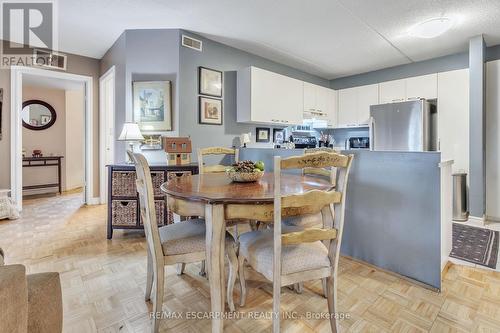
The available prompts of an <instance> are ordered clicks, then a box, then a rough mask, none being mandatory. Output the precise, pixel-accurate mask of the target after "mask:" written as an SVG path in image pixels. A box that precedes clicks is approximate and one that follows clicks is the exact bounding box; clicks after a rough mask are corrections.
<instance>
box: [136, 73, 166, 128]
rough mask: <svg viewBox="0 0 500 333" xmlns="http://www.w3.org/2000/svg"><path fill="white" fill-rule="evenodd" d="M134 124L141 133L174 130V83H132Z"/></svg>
mask: <svg viewBox="0 0 500 333" xmlns="http://www.w3.org/2000/svg"><path fill="white" fill-rule="evenodd" d="M132 90H133V100H134V109H133V110H134V122H136V123H137V124H138V125H139V128H140V129H141V131H145V132H148V131H150V132H151V131H157V132H158V131H171V130H172V83H171V82H170V81H135V82H133V83H132Z"/></svg>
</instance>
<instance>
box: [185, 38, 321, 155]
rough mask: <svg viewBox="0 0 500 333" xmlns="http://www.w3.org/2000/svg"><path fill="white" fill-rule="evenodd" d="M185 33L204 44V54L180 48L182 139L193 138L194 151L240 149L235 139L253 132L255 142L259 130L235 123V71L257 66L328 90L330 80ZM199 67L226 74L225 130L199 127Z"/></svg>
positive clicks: (214, 127)
mask: <svg viewBox="0 0 500 333" xmlns="http://www.w3.org/2000/svg"><path fill="white" fill-rule="evenodd" d="M183 33H184V34H186V35H189V36H192V37H194V38H198V39H201V40H202V41H203V52H198V51H195V50H192V49H189V48H185V47H181V48H180V68H179V96H180V100H179V115H180V135H181V136H184V135H190V136H191V139H192V143H193V151H196V149H197V148H200V147H208V146H219V145H222V146H231V145H239V140H238V139H236V138H237V137H238V136H239V135H240V134H241V133H244V132H252V141H255V127H256V126H254V125H248V124H239V123H236V71H237V70H239V69H241V68H245V67H248V66H257V67H260V68H263V69H267V70H270V71H273V72H276V73H279V74H283V75H287V76H290V77H293V78H296V79H299V80H303V81H307V82H311V83H315V84H318V85H322V86H325V87H328V86H329V81H328V80H325V79H322V78H319V77H316V76H313V75H310V74H307V73H304V72H301V71H299V70H296V69H293V68H291V67H288V66H285V65H281V64H278V63H275V62H273V61H270V60H267V59H265V58H262V57H259V56H256V55H253V54H250V53H248V52H244V51H241V50H238V49H235V48H233V47H229V46H226V45H224V44H221V43H217V42H214V41H212V40H209V39H206V38H203V37H200V36H197V35H194V34H192V33H188V32H183ZM198 66H204V67H209V68H213V69H216V70H220V71H223V72H224V93H223V95H224V105H223V113H224V120H223V125H222V126H217V125H200V124H198V96H199V95H198ZM264 127H265V126H264ZM193 155H194V154H193ZM193 159H195V156H193Z"/></svg>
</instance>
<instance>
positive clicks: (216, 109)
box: [199, 96, 222, 125]
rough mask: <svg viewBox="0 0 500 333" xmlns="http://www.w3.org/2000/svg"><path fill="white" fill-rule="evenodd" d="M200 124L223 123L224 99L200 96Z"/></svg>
mask: <svg viewBox="0 0 500 333" xmlns="http://www.w3.org/2000/svg"><path fill="white" fill-rule="evenodd" d="M199 98H200V100H199V104H200V105H199V112H200V115H199V122H200V124H209V125H222V100H221V99H216V98H210V97H204V96H200V97H199Z"/></svg>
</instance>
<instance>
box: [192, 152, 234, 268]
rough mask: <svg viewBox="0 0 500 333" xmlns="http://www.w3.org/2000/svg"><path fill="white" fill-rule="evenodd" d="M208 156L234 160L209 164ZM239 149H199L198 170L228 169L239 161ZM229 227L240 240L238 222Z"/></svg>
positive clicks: (203, 172)
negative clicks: (225, 163) (224, 163)
mask: <svg viewBox="0 0 500 333" xmlns="http://www.w3.org/2000/svg"><path fill="white" fill-rule="evenodd" d="M208 156H214V157H215V156H219V157H229V158H230V159H231V160H232V162H231V163H229V165H223V164H220V163H221V162H222V161H220V162H218V163H219V164H213V165H207V163H206V159H205V157H208ZM238 159H239V150H238V149H233V148H226V147H207V148H200V149H198V170H199V173H200V174H209V173H223V172H226V169H227V168H228V167H230V166H231V164H232V163H237V162H238V161H239V160H238ZM226 226H227V227H232V228H233V232H234V238H235V240H236V241H237V240H238V224H237V223H231V222H227V223H226ZM200 275H201V276H206V268H205V261H203V262H202V263H201V270H200Z"/></svg>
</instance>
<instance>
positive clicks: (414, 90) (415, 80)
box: [406, 73, 438, 100]
mask: <svg viewBox="0 0 500 333" xmlns="http://www.w3.org/2000/svg"><path fill="white" fill-rule="evenodd" d="M437 97H438V75H437V74H436V73H434V74H429V75H422V76H415V77H410V78H408V79H406V99H408V100H412V99H419V98H425V99H436V98H437Z"/></svg>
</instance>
